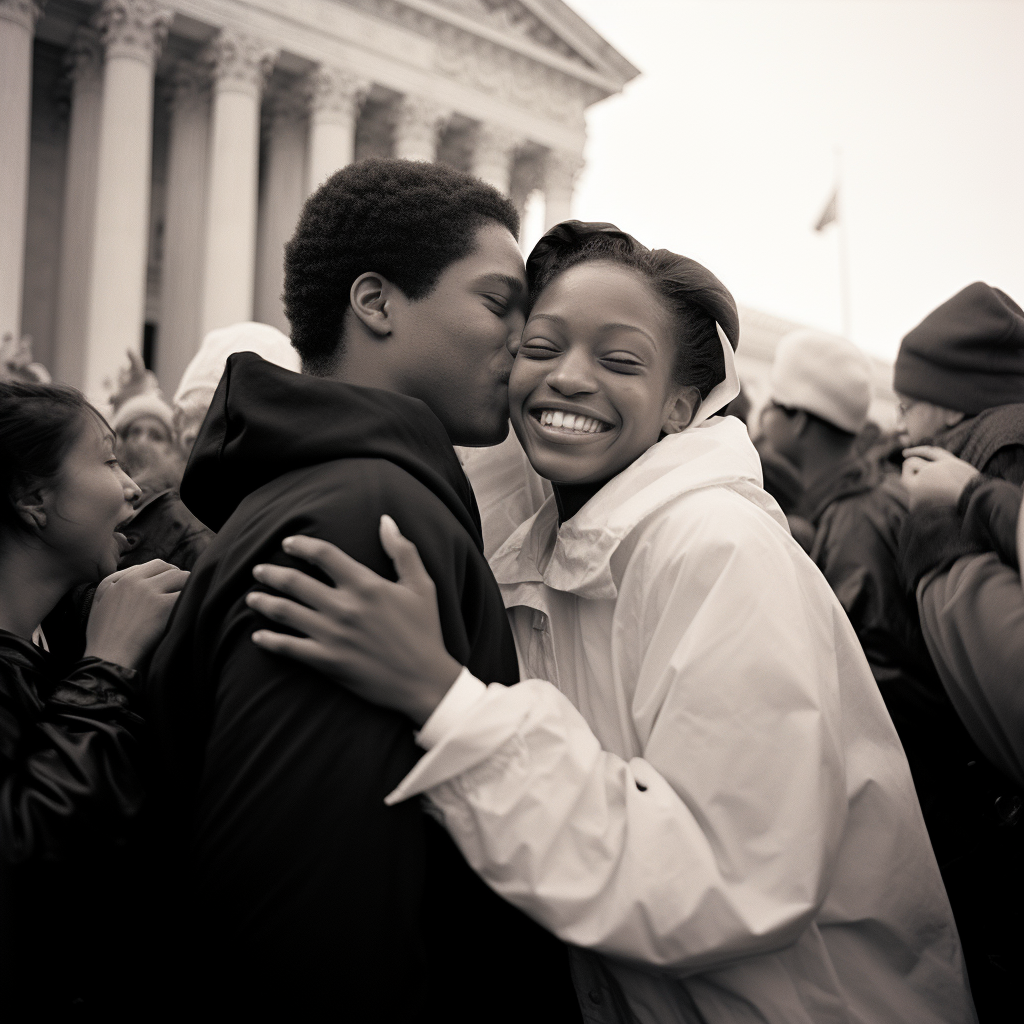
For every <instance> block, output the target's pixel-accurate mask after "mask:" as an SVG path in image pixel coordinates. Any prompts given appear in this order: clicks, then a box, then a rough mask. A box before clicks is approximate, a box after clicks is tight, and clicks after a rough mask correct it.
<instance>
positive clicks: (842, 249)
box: [835, 146, 852, 340]
mask: <svg viewBox="0 0 1024 1024" xmlns="http://www.w3.org/2000/svg"><path fill="white" fill-rule="evenodd" d="M835 194H836V220H837V221H839V303H840V310H841V313H842V318H843V337H844V338H846V339H847V340H852V339H851V338H850V254H849V249H848V247H847V236H846V214H845V211H844V210H843V208H842V205H843V150H842V147H841V146H837V147H836V193H835Z"/></svg>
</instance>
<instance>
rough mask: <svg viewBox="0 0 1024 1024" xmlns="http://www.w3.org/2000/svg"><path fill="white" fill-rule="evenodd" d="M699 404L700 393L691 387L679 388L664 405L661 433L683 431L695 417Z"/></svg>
mask: <svg viewBox="0 0 1024 1024" xmlns="http://www.w3.org/2000/svg"><path fill="white" fill-rule="evenodd" d="M700 402H701V398H700V392H699V391H698V390H697V389H696V388H695V387H693V385H689V386H687V387H685V388H680V389H679V390H678V391H677V392H676V393H675V395H674V396H673V397H672V398H670V399H669V400H668V403H667V404H666V407H665V418H664V420H663V422H662V425H661V431H662V433H663V434H678V433H679V432H680V431H683V430H685V429H686V428H687V427H688V426H689V425H690V424H691V423H692V422H693V417H694V416H696V415H697V410H698V409H699V408H700Z"/></svg>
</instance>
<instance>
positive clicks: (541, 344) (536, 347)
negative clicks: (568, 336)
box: [519, 338, 561, 359]
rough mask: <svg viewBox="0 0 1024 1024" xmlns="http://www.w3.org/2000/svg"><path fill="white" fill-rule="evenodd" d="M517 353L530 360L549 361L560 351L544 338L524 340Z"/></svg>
mask: <svg viewBox="0 0 1024 1024" xmlns="http://www.w3.org/2000/svg"><path fill="white" fill-rule="evenodd" d="M519 351H520V352H521V353H522V354H523V355H524V356H527V357H529V358H530V359H550V358H551V357H552V356H557V355H558V354H559V353H560V352H561V349H560V348H559V347H558V346H557V345H555V344H554V343H553V342H550V341H548V340H547V339H546V338H524V339H523V342H522V344H521V345H520V346H519Z"/></svg>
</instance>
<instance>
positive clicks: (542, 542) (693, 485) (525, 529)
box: [491, 416, 788, 599]
mask: <svg viewBox="0 0 1024 1024" xmlns="http://www.w3.org/2000/svg"><path fill="white" fill-rule="evenodd" d="M705 487H728V488H729V489H730V490H733V491H736V492H737V493H739V494H741V495H742V496H743V497H745V498H747V499H748V500H750V501H751V502H753V503H754V504H755V505H757V506H758V507H759V508H762V509H764V510H765V511H766V512H768V513H769V514H770V515H772V516H773V517H774V518H775V519H776V520H778V521H780V522H781V523H782V524H784V525H785V522H786V519H785V516H784V515H783V514H782V511H781V510H780V509H779V507H778V505H777V504H776V503H775V500H774V499H773V498H772V497H771V496H770V495H769V494H767V493H766V492H765V491H764V489H763V487H762V477H761V460H760V459H759V458H758V455H757V452H756V451H755V449H754V446H753V445H752V444H751V443H750V438H749V437H748V436H747V431H746V428H745V427H744V426H743V424H742V423H741V422H740V421H739V420H738V419H735V418H734V417H720V416H718V417H714V418H713V419H710V420H708V421H706V422H705V423H703V424H701V425H700V426H699V427H692V428H689V429H687V430H684V431H683V432H682V433H679V434H670V435H669V436H668V437H665V438H663V439H662V440H661V441H659V442H658V443H657V444H656V445H654V446H653V447H651V448H650V449H648V450H647V451H646V452H644V454H643V455H641V456H640V458H639V459H637V460H636V462H634V463H633V464H632V465H631V466H629V467H627V468H626V469H624V470H623V471H622V472H621V473H620V474H619V475H618V476H616V477H614V478H613V479H612V480H610V481H609V482H608V483H607V484H605V486H604V487H602V488H601V490H600V491H598V492H597V494H595V495H594V497H593V498H591V499H590V501H588V502H587V503H586V505H584V506H583V508H582V509H580V511H579V512H577V513H576V515H575V516H573V517H572V519H569V520H568V521H566V522H565V523H563V524H562V525H561V527H559V525H558V510H557V508H556V506H555V499H554V497H553V496H552V497H550V498H548V500H547V501H546V502H545V503H544V504H543V505H542V506H541V508H540V509H539V511H538V512H537V514H536V515H535V516H533V518H532V519H528V520H527V521H526V522H525V523H523V524H522V526H520V527H519V529H518V530H516V532H515V533H513V534H512V536H511V537H509V539H508V540H507V541H506V542H505V543H504V544H503V545H502V546H501V547H500V548H499V549H498V551H496V552H495V554H494V556H493V557H492V558H491V569H492V570H493V572H494V576H495V578H496V579H497V581H498V583H500V584H502V585H515V584H521V583H544V584H546V585H547V586H549V587H551V588H553V589H554V590H561V591H565V592H567V593H571V594H577V595H578V596H580V597H586V598H591V599H606V598H614V597H615V596H616V594H617V593H618V588H617V586H616V583H615V580H614V578H613V575H612V569H611V559H612V556H613V555H614V554H615V551H616V549H617V548H618V546H619V544H620V543H621V542H622V541H623V540H624V539H625V538H626V537H627V536H628V535H629V533H630V532H631V531H632V530H633V529H634V528H635V527H636V526H637V525H638V524H639V523H641V522H642V521H643V520H645V519H646V518H647V517H648V516H650V515H651V514H652V513H654V512H657V511H658V510H659V509H660V508H662V507H664V506H665V505H667V504H668V503H669V502H671V501H673V500H674V499H675V498H678V497H679V496H680V495H682V494H686V493H688V492H690V491H696V490H700V489H702V488H705ZM787 530H788V527H787Z"/></svg>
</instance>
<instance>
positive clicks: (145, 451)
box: [110, 391, 185, 486]
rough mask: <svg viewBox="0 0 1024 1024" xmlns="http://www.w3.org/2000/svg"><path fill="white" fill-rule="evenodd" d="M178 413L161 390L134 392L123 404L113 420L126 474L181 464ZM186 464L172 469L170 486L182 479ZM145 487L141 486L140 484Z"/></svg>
mask: <svg viewBox="0 0 1024 1024" xmlns="http://www.w3.org/2000/svg"><path fill="white" fill-rule="evenodd" d="M173 416H174V413H173V411H172V410H171V407H170V406H169V405H168V404H167V403H166V402H165V401H164V400H163V398H162V397H161V395H160V393H159V392H156V391H147V392H145V393H144V394H140V395H133V396H132V397H131V398H129V399H127V400H126V401H125V402H123V403H122V404H121V405H119V406H118V409H117V412H116V413H114V416H113V418H112V419H111V421H110V425H111V427H113V428H114V433H115V434H116V435H117V457H118V460H119V461H120V462H121V465H122V466H123V467H124V470H125V472H126V473H129V474H134V475H140V476H142V475H146V474H147V473H149V472H150V471H151V470H153V469H154V468H156V467H161V468H163V467H165V466H166V465H167V464H168V463H174V464H177V463H178V462H180V459H178V458H174V456H175V454H176V453H175V452H174V425H173ZM184 468H185V466H184V463H181V464H180V465H177V467H176V470H174V471H173V472H172V476H175V477H176V478H175V479H172V480H171V482H170V484H169V486H176V485H177V482H178V480H180V479H181V472H182V470H183V469H184ZM140 486H141V485H140Z"/></svg>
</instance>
